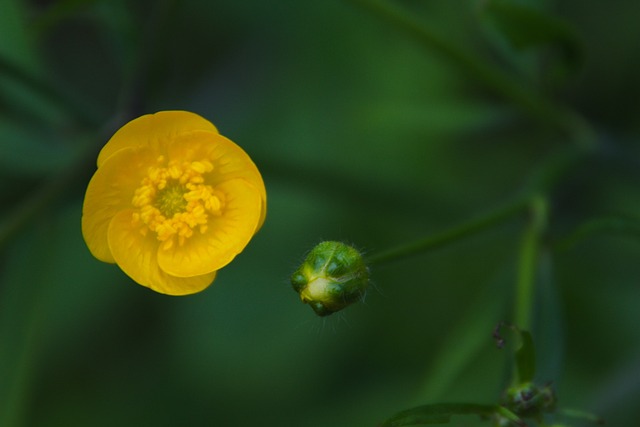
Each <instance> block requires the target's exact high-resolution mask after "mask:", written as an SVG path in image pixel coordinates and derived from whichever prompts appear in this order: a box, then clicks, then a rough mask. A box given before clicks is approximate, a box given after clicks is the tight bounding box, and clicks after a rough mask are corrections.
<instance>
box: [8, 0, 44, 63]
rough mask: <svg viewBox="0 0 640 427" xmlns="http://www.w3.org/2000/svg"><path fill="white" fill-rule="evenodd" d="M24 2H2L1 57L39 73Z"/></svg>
mask: <svg viewBox="0 0 640 427" xmlns="http://www.w3.org/2000/svg"><path fill="white" fill-rule="evenodd" d="M22 3H23V2H21V1H20V0H2V1H0V57H2V58H5V59H7V60H9V61H11V62H14V63H16V64H19V65H20V66H22V67H25V68H27V69H29V71H32V72H35V71H37V60H36V54H35V50H34V49H33V44H32V42H31V40H30V37H29V32H28V28H27V25H26V19H25V13H24V11H23V4H22Z"/></svg>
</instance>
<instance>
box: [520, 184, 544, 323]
mask: <svg viewBox="0 0 640 427" xmlns="http://www.w3.org/2000/svg"><path fill="white" fill-rule="evenodd" d="M529 206H530V210H531V212H530V215H531V216H530V218H529V222H528V224H527V227H526V228H525V230H524V233H523V235H522V241H521V243H520V258H519V261H518V278H517V282H516V300H515V305H514V324H515V325H516V326H517V327H518V328H519V329H521V330H523V331H531V327H532V319H533V316H532V313H533V304H534V293H535V292H534V291H535V287H534V283H535V273H536V265H537V261H538V254H539V252H540V238H541V235H542V233H543V232H544V229H545V227H546V222H547V210H548V208H547V201H546V199H544V198H543V197H541V196H537V197H534V198H532V199H531V201H530V205H529Z"/></svg>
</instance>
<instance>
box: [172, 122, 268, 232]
mask: <svg viewBox="0 0 640 427" xmlns="http://www.w3.org/2000/svg"><path fill="white" fill-rule="evenodd" d="M167 156H168V158H171V159H184V160H186V161H189V162H193V161H202V160H204V159H206V160H209V161H210V162H211V163H212V164H213V166H214V170H213V171H212V172H211V173H210V174H208V176H207V178H206V182H207V184H210V185H214V186H215V185H218V184H220V183H222V182H225V181H229V180H231V179H235V178H242V179H244V180H246V181H248V182H249V183H250V184H251V185H253V187H254V188H255V189H257V190H258V192H259V193H260V198H261V200H262V207H261V212H260V220H259V223H258V227H257V228H256V232H257V231H258V229H260V227H262V224H263V223H264V220H265V217H266V214H267V191H266V189H265V186H264V181H263V180H262V175H260V171H259V170H258V168H257V167H256V165H255V163H253V161H252V160H251V158H250V157H249V155H248V154H247V153H246V152H245V151H244V150H243V149H242V148H240V147H239V146H238V145H237V144H236V143H234V142H233V141H231V140H229V139H227V138H225V137H224V136H222V135H220V134H212V133H211V132H202V131H194V132H192V133H189V134H182V135H180V136H179V137H176V139H175V141H174V143H172V144H169V145H168V146H167Z"/></svg>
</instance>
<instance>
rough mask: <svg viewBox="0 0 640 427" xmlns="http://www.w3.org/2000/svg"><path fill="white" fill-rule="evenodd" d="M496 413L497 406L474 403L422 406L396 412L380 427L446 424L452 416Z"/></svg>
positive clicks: (485, 415) (482, 415)
mask: <svg viewBox="0 0 640 427" xmlns="http://www.w3.org/2000/svg"><path fill="white" fill-rule="evenodd" d="M496 412H498V405H479V404H475V403H436V404H433V405H422V406H417V407H415V408H411V409H407V410H405V411H401V412H398V413H397V414H395V415H394V416H392V417H391V418H389V419H388V420H386V421H385V422H384V423H383V424H382V427H401V426H410V425H416V424H443V423H448V422H449V421H450V420H451V417H452V416H453V415H478V416H480V417H490V416H491V415H493V414H495V413H496Z"/></svg>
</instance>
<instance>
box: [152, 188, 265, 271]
mask: <svg viewBox="0 0 640 427" xmlns="http://www.w3.org/2000/svg"><path fill="white" fill-rule="evenodd" d="M216 190H219V191H221V192H223V193H224V194H225V198H226V205H225V208H224V210H223V213H222V215H221V216H211V217H210V218H209V222H208V228H207V231H206V232H205V233H200V232H199V231H197V230H196V231H195V232H194V235H193V236H191V237H190V238H189V239H187V240H186V241H185V243H184V245H182V246H179V245H174V246H173V247H172V248H170V249H168V250H164V249H159V251H158V263H159V264H160V268H161V269H162V270H164V271H165V272H167V273H169V274H171V275H174V276H180V277H188V276H193V275H198V274H204V273H207V272H209V271H213V270H218V269H220V268H222V267H224V266H225V265H227V264H228V263H230V262H231V261H232V260H233V258H234V257H235V256H236V255H237V254H239V253H240V252H241V251H242V250H243V249H244V247H245V246H246V245H247V243H249V240H251V237H253V235H254V234H255V232H256V228H257V226H258V224H259V221H260V215H261V205H262V199H261V192H260V191H259V190H257V189H256V188H255V187H254V186H253V185H252V184H251V183H249V182H248V181H246V180H244V179H241V178H238V179H232V180H230V181H227V182H224V183H221V184H220V185H218V186H217V187H216Z"/></svg>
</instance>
